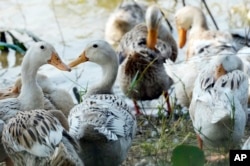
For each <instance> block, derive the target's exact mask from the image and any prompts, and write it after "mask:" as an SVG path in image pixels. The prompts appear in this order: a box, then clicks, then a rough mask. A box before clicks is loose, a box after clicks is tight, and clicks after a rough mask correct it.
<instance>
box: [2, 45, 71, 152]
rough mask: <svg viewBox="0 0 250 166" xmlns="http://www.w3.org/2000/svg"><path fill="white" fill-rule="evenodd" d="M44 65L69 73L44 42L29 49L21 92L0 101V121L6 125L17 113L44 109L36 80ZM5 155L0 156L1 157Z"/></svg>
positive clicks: (25, 57)
mask: <svg viewBox="0 0 250 166" xmlns="http://www.w3.org/2000/svg"><path fill="white" fill-rule="evenodd" d="M44 64H52V65H54V66H55V67H57V68H58V69H60V70H67V71H70V68H69V67H68V66H67V65H65V64H64V63H63V62H62V61H61V59H60V57H59V56H58V54H57V53H56V51H55V49H54V47H53V46H52V45H50V44H48V43H46V42H38V43H35V44H34V45H33V46H31V47H30V48H29V50H28V51H27V53H26V54H25V56H24V59H23V62H22V67H21V75H22V80H23V82H22V84H23V86H22V90H21V93H20V95H19V96H18V97H17V98H8V99H3V100H0V120H2V121H4V123H7V122H8V120H9V119H10V118H12V117H13V116H15V115H16V113H17V112H19V111H28V110H33V109H39V108H41V109H43V108H44V98H43V92H42V90H41V88H40V87H39V86H38V84H37V81H36V79H34V78H36V74H37V70H38V69H39V67H40V66H42V65H44ZM3 155H5V154H1V156H3Z"/></svg>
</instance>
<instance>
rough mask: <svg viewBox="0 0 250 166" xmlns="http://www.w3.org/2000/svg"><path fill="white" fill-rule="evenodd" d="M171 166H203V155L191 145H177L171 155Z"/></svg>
mask: <svg viewBox="0 0 250 166" xmlns="http://www.w3.org/2000/svg"><path fill="white" fill-rule="evenodd" d="M171 161H172V164H173V166H203V165H204V164H205V155H204V153H203V151H202V150H201V149H199V148H198V147H196V146H192V145H179V146H177V147H176V148H175V149H174V150H173V153H172V158H171Z"/></svg>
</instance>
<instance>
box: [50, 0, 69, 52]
mask: <svg viewBox="0 0 250 166" xmlns="http://www.w3.org/2000/svg"><path fill="white" fill-rule="evenodd" d="M52 10H53V14H54V16H55V20H56V25H57V27H58V30H59V33H60V36H61V39H62V43H63V55H64V53H65V45H66V43H65V40H64V36H63V33H62V29H61V26H60V24H59V21H58V19H57V15H56V12H55V4H54V0H52Z"/></svg>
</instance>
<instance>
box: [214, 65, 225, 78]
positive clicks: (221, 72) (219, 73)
mask: <svg viewBox="0 0 250 166" xmlns="http://www.w3.org/2000/svg"><path fill="white" fill-rule="evenodd" d="M226 73H227V71H226V70H225V69H224V67H223V65H222V64H220V65H219V66H217V67H216V70H215V79H216V80H217V79H218V78H219V77H220V76H223V75H225V74H226Z"/></svg>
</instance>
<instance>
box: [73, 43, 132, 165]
mask: <svg viewBox="0 0 250 166" xmlns="http://www.w3.org/2000/svg"><path fill="white" fill-rule="evenodd" d="M87 61H89V62H93V63H96V64H98V65H100V66H101V68H102V71H103V78H102V79H101V80H100V81H99V83H98V84H96V85H91V86H90V88H89V90H87V93H86V95H85V96H84V97H83V99H82V102H81V103H80V104H78V105H76V106H74V107H73V108H72V109H71V110H70V113H69V116H68V123H69V126H70V129H69V133H70V135H71V136H72V137H74V138H76V139H77V140H79V142H80V146H81V147H82V151H81V153H80V154H79V156H80V157H81V159H82V161H84V164H85V166H91V165H95V166H117V165H120V164H121V163H122V162H123V161H124V160H125V159H126V156H127V153H128V151H129V148H130V147H131V144H132V140H133V138H134V137H135V133H136V118H135V116H134V114H132V112H131V110H130V108H129V106H128V105H127V103H126V102H125V101H124V100H123V99H122V98H121V97H119V96H117V95H115V94H114V93H113V90H112V87H113V84H114V82H115V80H116V77H117V71H118V67H119V62H118V57H117V55H116V52H115V51H114V49H113V48H112V46H111V45H110V44H109V43H108V42H106V41H104V40H93V41H90V42H89V43H88V44H87V45H86V47H85V49H84V51H83V52H82V53H81V55H80V56H79V57H78V58H77V59H75V60H73V61H72V62H71V63H70V64H69V66H70V67H71V68H73V67H75V66H77V65H79V64H81V63H84V62H87Z"/></svg>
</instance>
